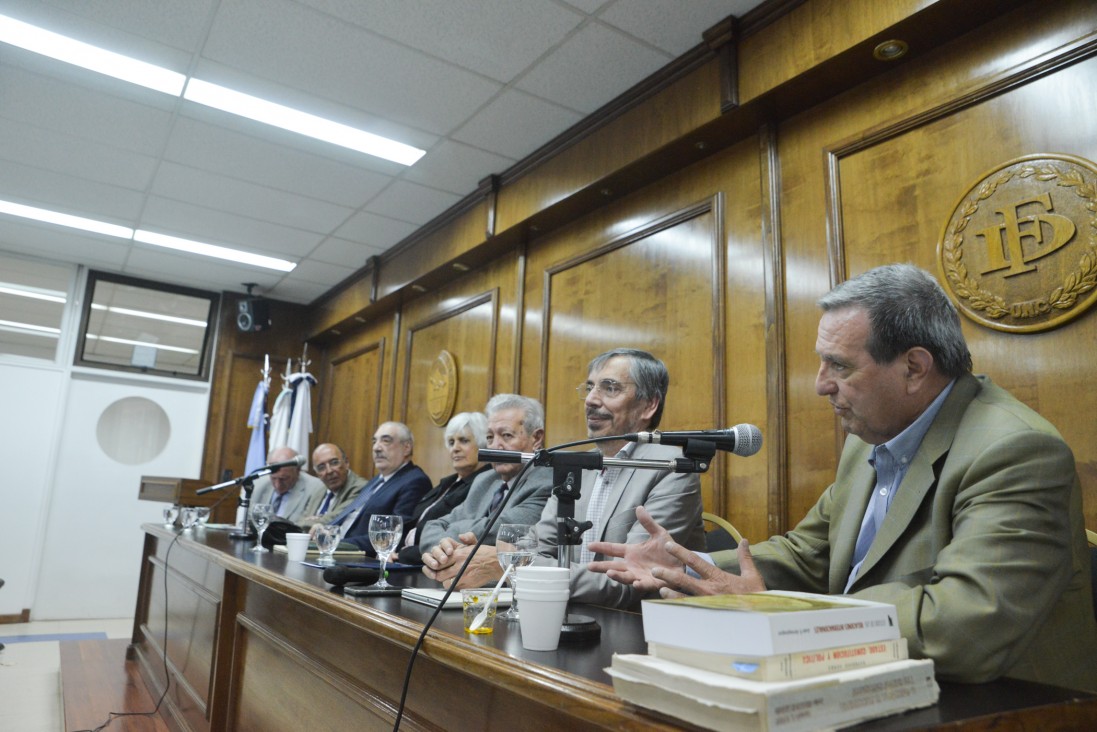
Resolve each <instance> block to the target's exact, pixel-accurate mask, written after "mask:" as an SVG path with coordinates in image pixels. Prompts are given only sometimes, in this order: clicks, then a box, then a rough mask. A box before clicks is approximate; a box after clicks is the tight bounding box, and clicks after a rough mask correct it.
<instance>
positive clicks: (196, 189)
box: [152, 162, 352, 233]
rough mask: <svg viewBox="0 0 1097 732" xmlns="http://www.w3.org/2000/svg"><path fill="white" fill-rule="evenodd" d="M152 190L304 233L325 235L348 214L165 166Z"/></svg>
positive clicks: (322, 203)
mask: <svg viewBox="0 0 1097 732" xmlns="http://www.w3.org/2000/svg"><path fill="white" fill-rule="evenodd" d="M152 190H153V191H154V192H155V193H156V194H158V195H161V196H164V197H166V198H171V199H174V200H178V201H182V202H184V203H193V204H195V205H199V206H203V207H206V208H211V209H214V210H220V211H228V212H234V213H238V214H240V215H242V216H247V217H250V218H254V219H259V220H264V221H270V222H272V223H275V224H282V225H283V226H291V227H295V228H298V229H304V230H306V231H316V232H324V233H326V232H328V231H330V230H331V229H332V228H334V227H336V226H338V225H339V224H341V223H342V222H343V221H344V220H345V219H346V218H347V216H349V215H350V214H351V213H352V210H351V209H349V208H348V207H345V206H337V205H335V204H331V203H328V202H326V201H322V200H320V199H317V198H305V197H304V196H297V195H293V194H290V193H286V192H284V191H278V190H275V189H273V188H267V187H264V186H260V185H256V184H254V183H249V182H247V181H242V180H237V179H234V178H229V177H228V176H223V175H215V174H213V173H207V172H206V171H202V170H195V169H194V168H187V167H184V166H182V165H177V164H175V163H168V162H165V163H164V164H163V165H161V166H160V170H159V171H158V172H157V175H156V180H155V181H154V182H153V186H152Z"/></svg>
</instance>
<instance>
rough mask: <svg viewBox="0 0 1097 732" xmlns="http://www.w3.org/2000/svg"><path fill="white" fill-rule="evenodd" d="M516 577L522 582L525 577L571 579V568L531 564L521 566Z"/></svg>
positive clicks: (534, 578) (516, 571)
mask: <svg viewBox="0 0 1097 732" xmlns="http://www.w3.org/2000/svg"><path fill="white" fill-rule="evenodd" d="M514 575H515V578H516V579H517V580H518V581H519V582H521V581H522V580H523V579H529V580H558V579H564V580H570V579H571V570H570V569H569V568H568V567H542V566H536V565H530V566H528V567H519V568H518V569H516V570H515V572H514Z"/></svg>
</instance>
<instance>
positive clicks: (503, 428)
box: [419, 394, 552, 587]
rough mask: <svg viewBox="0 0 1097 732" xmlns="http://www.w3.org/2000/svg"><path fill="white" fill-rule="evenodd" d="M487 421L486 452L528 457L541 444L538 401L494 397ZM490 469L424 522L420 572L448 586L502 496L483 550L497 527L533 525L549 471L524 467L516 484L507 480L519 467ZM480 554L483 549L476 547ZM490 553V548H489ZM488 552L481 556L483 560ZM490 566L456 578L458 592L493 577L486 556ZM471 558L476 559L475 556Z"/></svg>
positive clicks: (548, 489)
mask: <svg viewBox="0 0 1097 732" xmlns="http://www.w3.org/2000/svg"><path fill="white" fill-rule="evenodd" d="M484 411H485V412H486V413H487V417H488V448H489V449H491V450H513V451H516V452H534V451H536V450H539V449H541V447H542V445H543V444H544V441H545V410H544V408H543V407H542V406H541V404H540V402H538V401H537V400H535V399H530V398H529V397H524V396H521V395H519V394H496V395H495V396H493V397H492V398H491V399H490V400H489V401H488V403H487V407H486V408H485V410H484ZM492 467H494V468H495V469H494V470H491V471H488V472H486V473H482V474H481V475H479V476H478V477H477V478H476V480H474V481H473V483H472V486H471V487H470V488H469V493H468V497H467V498H465V502H464V503H462V504H461V505H459V506H457V507H456V508H455V509H453V511H451V512H450V513H448V514H446V515H445V516H442V517H441V518H437V519H434V520H433V521H428V522H427V523H426V524H425V525H424V526H422V527H421V528H420V530H419V546H420V548H421V549H422V550H423V564H424V567H423V573H424V574H426V575H427V576H428V577H430V578H432V579H436V580H438V581H439V582H442V583H443V584H444V585H447V586H448V583H449V581H450V580H452V579H453V577H454V576H455V575H456V574H457V571H458V570H459V569H460V567H461V565H462V564H464V561H465V558H466V557H467V556H468V555H469V552H470V551H471V549H472V547H473V546H474V545H475V544H476V541H477V539H478V538H479V537H480V535H481V534H482V533H484V530H485V528H486V527H487V524H488V518H489V517H490V516H491V514H492V513H494V511H495V509H496V508H497V507H498V505H499V503H500V502H501V501H502V500H503V498H504V497H505V496H507V495H508V492H510V493H513V495H511V496H510V497H509V498H508V499H507V505H506V508H504V509H503V513H502V514H500V516H499V520H498V521H496V522H495V525H494V526H493V527H492V528H491V529H490V531H488V533H487V536H486V537H485V538H484V544H485V547H486V546H487V545H491V544H494V543H495V534H496V532H497V531H498V529H499V527H500V526H502V525H503V524H535V523H537V520H538V519H539V518H540V516H541V510H542V509H543V508H544V507H545V502H546V501H547V500H548V497H549V493H550V492H551V491H552V470H551V469H550V468H537V467H532V466H531V467H530V468H529V469H528V470H527V471H526V473H525V474H524V475H523V476H522V478H521V479H519V481H518V482H517V483H516V484H514V485H511V481H513V480H514V478H515V477H516V476H517V475H518V472H519V471H520V470H521V469H522V465H521V464H519V463H494V464H493V465H492ZM481 548H482V549H484V547H481ZM492 548H493V547H492ZM488 553H489V552H487V551H485V552H484V556H485V557H486V556H487V554H488ZM490 553H491V555H492V556H491V559H490V561H488V560H486V559H485V561H484V562H482V563H481V562H477V567H478V569H475V570H474V569H473V567H472V565H470V567H469V570H468V571H466V572H465V574H464V576H463V577H462V578H461V585H460V586H462V587H477V586H479V584H480V583H481V582H483V581H484V580H485V577H490V576H491V572H492V571H493V568H492V567H491V566H490V565H491V564H494V565H495V566H494V570H498V571H497V572H496V573H495V575H494V576H496V577H498V576H499V572H501V570H499V562H498V561H497V560H496V559H495V556H494V551H491V552H490ZM477 559H478V560H479V559H481V557H480V555H479V554H478V555H477Z"/></svg>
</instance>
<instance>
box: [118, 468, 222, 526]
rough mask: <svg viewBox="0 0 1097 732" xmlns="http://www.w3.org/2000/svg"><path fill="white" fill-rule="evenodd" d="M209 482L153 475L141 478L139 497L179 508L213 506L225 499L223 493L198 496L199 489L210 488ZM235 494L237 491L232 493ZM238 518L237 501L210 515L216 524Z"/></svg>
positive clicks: (220, 507) (218, 508)
mask: <svg viewBox="0 0 1097 732" xmlns="http://www.w3.org/2000/svg"><path fill="white" fill-rule="evenodd" d="M209 485H210V483H209V481H206V480H201V479H199V478H164V477H159V476H152V475H142V476H141V487H140V489H139V490H138V491H137V497H138V498H139V499H140V500H142V501H160V502H161V503H174V504H176V505H178V506H213V505H214V504H215V503H217V502H218V501H220V500H221V499H222V498H224V497H225V494H224V493H223V492H216V491H215V492H213V493H206V494H205V495H201V496H200V495H198V489H199V488H205V487H207V486H209ZM232 492H233V493H235V492H236V491H235V490H234V491H232ZM235 516H236V501H235V500H229V501H225V502H224V503H222V504H221V505H220V506H218V507H217V509H216V510H214V511H213V512H212V513H211V515H210V521H212V522H214V523H219V522H232V521H233V520H234V519H235Z"/></svg>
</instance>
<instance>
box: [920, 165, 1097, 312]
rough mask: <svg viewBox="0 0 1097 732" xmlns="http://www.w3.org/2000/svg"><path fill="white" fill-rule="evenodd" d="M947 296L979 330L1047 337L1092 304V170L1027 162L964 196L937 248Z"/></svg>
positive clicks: (1096, 270)
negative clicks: (1040, 333) (1045, 334)
mask: <svg viewBox="0 0 1097 732" xmlns="http://www.w3.org/2000/svg"><path fill="white" fill-rule="evenodd" d="M937 256H938V264H939V265H940V267H941V274H942V275H943V280H944V285H945V289H946V290H947V291H949V292H950V294H951V295H952V297H953V299H954V300H955V301H956V304H957V306H958V307H959V309H960V311H961V312H962V313H964V315H966V316H967V317H969V318H971V319H972V320H974V321H975V322H977V323H980V324H982V325H985V326H987V327H989V328H995V329H997V330H1004V331H1010V332H1020V333H1027V332H1036V331H1042V330H1048V329H1050V328H1055V327H1057V326H1060V325H1062V324H1063V323H1065V322H1067V321H1068V320H1071V319H1073V318H1076V317H1078V316H1079V315H1081V314H1082V313H1083V312H1085V310H1086V309H1087V308H1089V307H1090V306H1091V305H1093V303H1094V300H1097V164H1094V163H1092V162H1090V161H1088V160H1084V159H1082V158H1078V157H1074V156H1072V155H1060V154H1055V153H1049V154H1041V155H1028V156H1025V157H1022V158H1017V159H1015V160H1011V161H1009V162H1007V163H1004V164H1002V165H1000V166H998V167H997V168H995V169H993V170H991V171H990V172H989V173H987V174H986V175H984V176H983V177H982V178H981V179H980V180H978V181H976V182H975V183H974V184H973V185H971V186H970V187H969V188H968V191H967V193H965V194H964V195H963V196H962V197H961V198H960V201H959V203H958V204H957V205H956V208H955V209H954V210H953V212H952V216H951V217H950V218H949V220H948V223H947V224H946V225H945V228H944V231H943V232H942V234H941V241H940V243H939V244H938V246H937Z"/></svg>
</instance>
